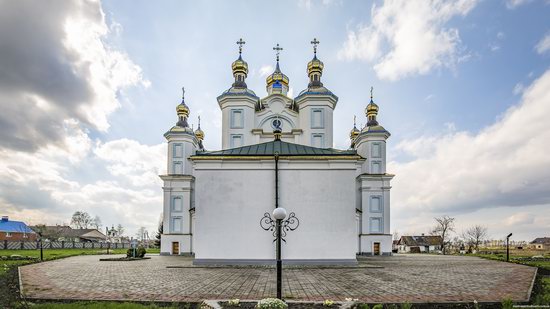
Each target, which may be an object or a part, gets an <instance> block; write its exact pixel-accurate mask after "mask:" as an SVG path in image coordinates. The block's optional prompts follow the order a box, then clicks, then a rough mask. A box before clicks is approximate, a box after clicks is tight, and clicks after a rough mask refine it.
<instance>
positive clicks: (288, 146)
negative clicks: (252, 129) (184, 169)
mask: <svg viewBox="0 0 550 309" xmlns="http://www.w3.org/2000/svg"><path fill="white" fill-rule="evenodd" d="M276 152H277V153H278V154H279V156H356V155H357V152H356V151H355V150H337V149H332V148H316V147H311V146H305V145H299V144H293V143H287V142H283V141H280V140H274V141H271V142H266V143H261V144H254V145H248V146H243V147H237V148H231V149H225V150H219V151H202V152H197V154H196V156H197V157H205V156H274V155H275V153H276Z"/></svg>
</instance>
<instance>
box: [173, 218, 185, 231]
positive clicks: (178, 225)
mask: <svg viewBox="0 0 550 309" xmlns="http://www.w3.org/2000/svg"><path fill="white" fill-rule="evenodd" d="M182 228H183V226H182V219H181V217H174V218H172V233H181V232H182Z"/></svg>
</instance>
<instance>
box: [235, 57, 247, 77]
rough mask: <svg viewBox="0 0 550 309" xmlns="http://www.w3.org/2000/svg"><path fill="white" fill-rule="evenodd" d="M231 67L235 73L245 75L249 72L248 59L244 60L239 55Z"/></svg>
mask: <svg viewBox="0 0 550 309" xmlns="http://www.w3.org/2000/svg"><path fill="white" fill-rule="evenodd" d="M231 69H232V70H233V75H235V74H237V73H242V74H244V75H247V74H248V63H246V61H244V60H243V58H242V57H241V55H239V59H237V60H235V61H234V62H233V63H232V64H231Z"/></svg>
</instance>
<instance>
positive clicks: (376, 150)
mask: <svg viewBox="0 0 550 309" xmlns="http://www.w3.org/2000/svg"><path fill="white" fill-rule="evenodd" d="M381 150H382V145H380V143H373V144H372V149H371V155H372V157H373V158H380V157H381V156H382V151H381Z"/></svg>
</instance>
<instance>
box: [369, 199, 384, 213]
mask: <svg viewBox="0 0 550 309" xmlns="http://www.w3.org/2000/svg"><path fill="white" fill-rule="evenodd" d="M370 211H371V212H382V197H381V196H371V198H370Z"/></svg>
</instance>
